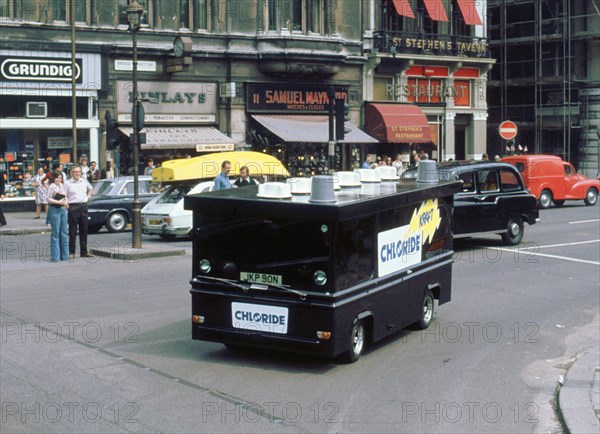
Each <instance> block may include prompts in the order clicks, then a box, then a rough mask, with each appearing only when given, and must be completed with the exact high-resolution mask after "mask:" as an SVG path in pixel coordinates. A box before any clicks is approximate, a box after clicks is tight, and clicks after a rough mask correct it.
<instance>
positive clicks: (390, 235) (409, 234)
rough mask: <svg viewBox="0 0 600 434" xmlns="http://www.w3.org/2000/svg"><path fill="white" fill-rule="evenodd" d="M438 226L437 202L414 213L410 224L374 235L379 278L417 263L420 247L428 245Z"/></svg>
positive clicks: (422, 205)
mask: <svg viewBox="0 0 600 434" xmlns="http://www.w3.org/2000/svg"><path fill="white" fill-rule="evenodd" d="M440 222H441V218H440V211H439V208H438V201H437V199H432V200H428V201H426V202H423V203H422V204H421V206H420V207H419V209H418V210H417V209H415V211H414V213H413V215H412V218H411V220H410V223H409V224H408V225H405V226H400V227H398V228H394V229H390V230H388V231H384V232H380V233H379V234H377V257H378V260H377V261H378V264H379V267H378V270H379V273H378V275H379V277H382V276H387V275H388V274H391V273H394V272H396V271H399V270H402V269H404V268H408V267H411V266H414V265H416V264H418V263H420V262H421V260H422V257H423V255H422V253H423V244H425V243H426V242H430V241H431V240H432V238H433V235H434V233H435V231H436V230H437V229H438V228H439V226H440Z"/></svg>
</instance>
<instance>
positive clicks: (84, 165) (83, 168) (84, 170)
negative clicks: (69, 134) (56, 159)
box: [79, 154, 91, 182]
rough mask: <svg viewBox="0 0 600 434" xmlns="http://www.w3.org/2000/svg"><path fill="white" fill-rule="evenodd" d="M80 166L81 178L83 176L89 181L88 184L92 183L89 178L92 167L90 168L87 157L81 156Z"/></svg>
mask: <svg viewBox="0 0 600 434" xmlns="http://www.w3.org/2000/svg"><path fill="white" fill-rule="evenodd" d="M79 165H80V166H81V176H83V178H84V179H87V180H88V182H91V181H90V178H89V172H90V166H88V159H87V155H85V154H83V155H82V156H81V158H80V159H79Z"/></svg>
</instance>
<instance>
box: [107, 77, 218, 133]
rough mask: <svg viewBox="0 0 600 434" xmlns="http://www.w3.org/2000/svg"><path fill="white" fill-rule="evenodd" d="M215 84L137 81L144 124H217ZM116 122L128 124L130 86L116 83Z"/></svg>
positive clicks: (129, 83) (128, 82) (127, 82)
mask: <svg viewBox="0 0 600 434" xmlns="http://www.w3.org/2000/svg"><path fill="white" fill-rule="evenodd" d="M217 92H218V86H217V83H210V82H162V81H140V82H138V95H139V98H140V99H141V100H142V104H143V107H144V120H145V122H146V124H148V125H150V124H167V123H169V124H177V123H184V124H190V125H193V124H216V123H217ZM117 98H118V102H117V109H118V121H119V122H121V123H126V124H127V123H130V122H131V110H132V108H133V104H132V101H133V84H132V82H130V81H117Z"/></svg>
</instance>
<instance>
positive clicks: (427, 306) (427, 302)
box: [417, 291, 435, 330]
mask: <svg viewBox="0 0 600 434" xmlns="http://www.w3.org/2000/svg"><path fill="white" fill-rule="evenodd" d="M434 303H435V299H434V298H433V293H432V292H431V291H427V292H426V293H425V297H423V312H422V313H421V319H420V320H419V321H417V328H418V329H419V330H425V329H426V328H427V327H429V324H431V321H432V320H433V306H434Z"/></svg>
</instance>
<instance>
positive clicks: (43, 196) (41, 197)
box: [33, 167, 48, 219]
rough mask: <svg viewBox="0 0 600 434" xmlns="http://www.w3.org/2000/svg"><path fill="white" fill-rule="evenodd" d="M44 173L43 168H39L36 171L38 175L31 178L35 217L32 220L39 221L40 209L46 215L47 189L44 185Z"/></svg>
mask: <svg viewBox="0 0 600 434" xmlns="http://www.w3.org/2000/svg"><path fill="white" fill-rule="evenodd" d="M45 178H46V173H45V172H44V168H43V167H40V168H39V169H38V174H37V175H35V176H34V178H33V186H34V187H35V217H34V219H39V218H40V214H41V212H42V207H43V208H44V212H45V213H46V215H48V188H47V187H46V185H45V184H44V183H45V182H46V181H44V179H45Z"/></svg>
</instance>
